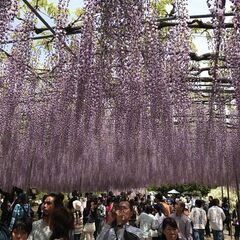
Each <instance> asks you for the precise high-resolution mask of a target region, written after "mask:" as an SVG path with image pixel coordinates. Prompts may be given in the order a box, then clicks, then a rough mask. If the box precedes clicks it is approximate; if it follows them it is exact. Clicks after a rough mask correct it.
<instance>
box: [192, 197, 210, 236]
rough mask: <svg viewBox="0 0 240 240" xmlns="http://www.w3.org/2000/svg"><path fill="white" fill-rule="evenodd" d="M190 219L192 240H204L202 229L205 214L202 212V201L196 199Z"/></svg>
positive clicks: (205, 217) (205, 218)
mask: <svg viewBox="0 0 240 240" xmlns="http://www.w3.org/2000/svg"><path fill="white" fill-rule="evenodd" d="M190 219H191V220H192V224H193V239H194V240H204V229H205V226H206V223H207V214H206V212H205V211H204V210H203V201H202V200H200V199H197V200H196V201H195V207H194V208H193V209H192V210H191V213H190Z"/></svg>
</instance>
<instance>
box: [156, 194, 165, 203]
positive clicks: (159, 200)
mask: <svg viewBox="0 0 240 240" xmlns="http://www.w3.org/2000/svg"><path fill="white" fill-rule="evenodd" d="M155 201H156V202H163V195H162V194H161V193H157V194H156V195H155Z"/></svg>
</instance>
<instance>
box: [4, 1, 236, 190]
mask: <svg viewBox="0 0 240 240" xmlns="http://www.w3.org/2000/svg"><path fill="white" fill-rule="evenodd" d="M223 2H224V1H219V0H215V1H207V3H208V5H209V8H210V11H211V12H212V14H213V18H212V19H213V24H214V26H215V30H214V36H213V39H214V40H213V43H212V48H213V51H215V52H216V53H217V54H216V55H215V58H213V59H212V72H213V90H212V92H211V94H210V98H209V105H208V106H204V105H201V104H197V103H196V101H195V99H196V97H197V96H196V94H193V93H192V92H191V89H192V88H193V87H197V84H196V85H194V82H193V81H191V79H192V77H193V76H192V75H191V72H190V66H191V64H192V63H191V61H190V55H189V52H190V30H189V28H188V24H187V21H188V20H189V16H188V12H187V0H181V1H179V0H175V6H176V9H177V11H176V16H177V25H176V26H175V27H173V28H171V29H170V30H169V32H168V34H167V37H166V38H165V39H162V38H160V35H159V31H160V30H159V29H158V27H157V17H158V16H157V14H156V12H155V10H154V8H153V7H152V5H151V4H150V3H149V1H146V0H138V1H136V0H129V1H121V0H109V1H101V0H89V1H87V2H86V6H85V12H84V15H83V18H82V29H81V34H79V35H77V36H74V37H72V38H71V39H70V38H68V37H67V36H66V32H65V31H64V30H63V29H64V27H66V26H67V24H68V19H67V14H66V10H67V7H68V1H67V0H65V1H64V0H59V4H58V8H59V10H58V16H57V18H56V19H55V25H56V28H55V32H56V34H55V38H54V40H53V41H54V42H53V44H52V46H53V47H52V51H50V52H49V53H48V54H47V55H45V60H44V61H43V60H42V65H43V66H44V67H45V68H46V69H49V71H44V72H41V74H40V73H39V72H38V71H36V70H34V69H36V68H37V67H38V66H37V64H36V62H37V61H36V58H39V56H38V55H36V54H35V53H34V52H32V44H33V42H32V40H31V36H32V33H33V30H34V20H35V19H34V14H33V13H27V14H26V21H23V22H22V23H21V24H19V26H18V27H17V28H16V30H15V33H14V40H15V43H14V44H13V46H12V49H11V53H10V56H8V57H7V58H4V57H2V63H1V72H0V74H1V75H0V80H1V83H0V84H1V94H0V119H1V125H0V138H1V144H0V173H1V174H0V186H2V187H11V186H12V185H17V186H20V187H24V188H26V187H29V186H34V187H38V188H40V189H49V190H50V189H51V190H71V189H73V188H77V189H81V190H106V189H112V188H132V187H143V186H148V185H153V184H155V185H159V184H163V183H187V182H197V183H203V184H209V185H220V184H227V183H228V184H232V185H234V184H235V177H234V176H237V175H238V174H240V165H239V161H238V153H239V151H240V149H239V130H240V124H239V117H240V115H239V111H240V110H239V108H240V105H239V104H240V103H239V102H240V90H239V89H240V86H239V77H240V72H239V69H240V66H239V63H240V45H239V42H240V41H239V21H240V20H239V16H240V15H239V14H240V12H239V11H240V1H232V9H233V11H234V13H235V16H234V17H233V23H234V29H233V30H232V31H231V32H230V33H228V32H227V31H225V30H224V26H223V23H224V11H225V9H224V6H223V4H222V3H223ZM16 13H17V1H16V0H4V1H1V3H0V34H1V35H0V43H1V49H2V50H4V49H6V46H5V44H4V43H5V42H6V41H7V40H8V37H9V36H8V35H9V34H10V31H11V29H12V26H11V24H12V22H13V19H14V16H15V15H16ZM226 39H227V40H228V41H226ZM68 46H71V48H70V47H68ZM221 56H225V58H226V63H227V70H219V66H220V65H221V64H222V62H221V61H220V60H219V59H220V58H221ZM226 74H227V76H228V78H229V80H230V81H231V82H232V84H233V87H234V89H235V100H236V107H233V109H232V112H231V114H232V115H230V116H227V115H226V102H227V96H226V95H225V94H223V93H222V92H223V91H222V89H221V86H222V85H221V81H220V80H219V79H221V77H222V76H223V75H224V76H226ZM229 122H231V124H232V125H231V126H234V127H231V128H228V127H227V126H228V125H227V123H229Z"/></svg>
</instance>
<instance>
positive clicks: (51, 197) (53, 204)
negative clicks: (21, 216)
mask: <svg viewBox="0 0 240 240" xmlns="http://www.w3.org/2000/svg"><path fill="white" fill-rule="evenodd" d="M61 207H63V198H62V195H60V194H57V193H49V194H48V195H47V197H46V198H45V200H44V202H43V214H44V216H48V215H49V214H50V213H51V212H52V211H53V209H54V208H61Z"/></svg>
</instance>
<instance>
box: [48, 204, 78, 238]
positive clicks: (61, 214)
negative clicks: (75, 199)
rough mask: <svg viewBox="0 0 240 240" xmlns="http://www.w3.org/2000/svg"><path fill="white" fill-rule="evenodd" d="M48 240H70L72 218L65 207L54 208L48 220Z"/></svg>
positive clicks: (72, 226)
mask: <svg viewBox="0 0 240 240" xmlns="http://www.w3.org/2000/svg"><path fill="white" fill-rule="evenodd" d="M49 227H50V229H51V231H52V234H51V236H50V240H72V238H73V229H74V217H73V215H72V213H71V212H70V211H68V210H67V208H65V207H60V208H54V209H53V211H52V212H51V215H50V218H49Z"/></svg>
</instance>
